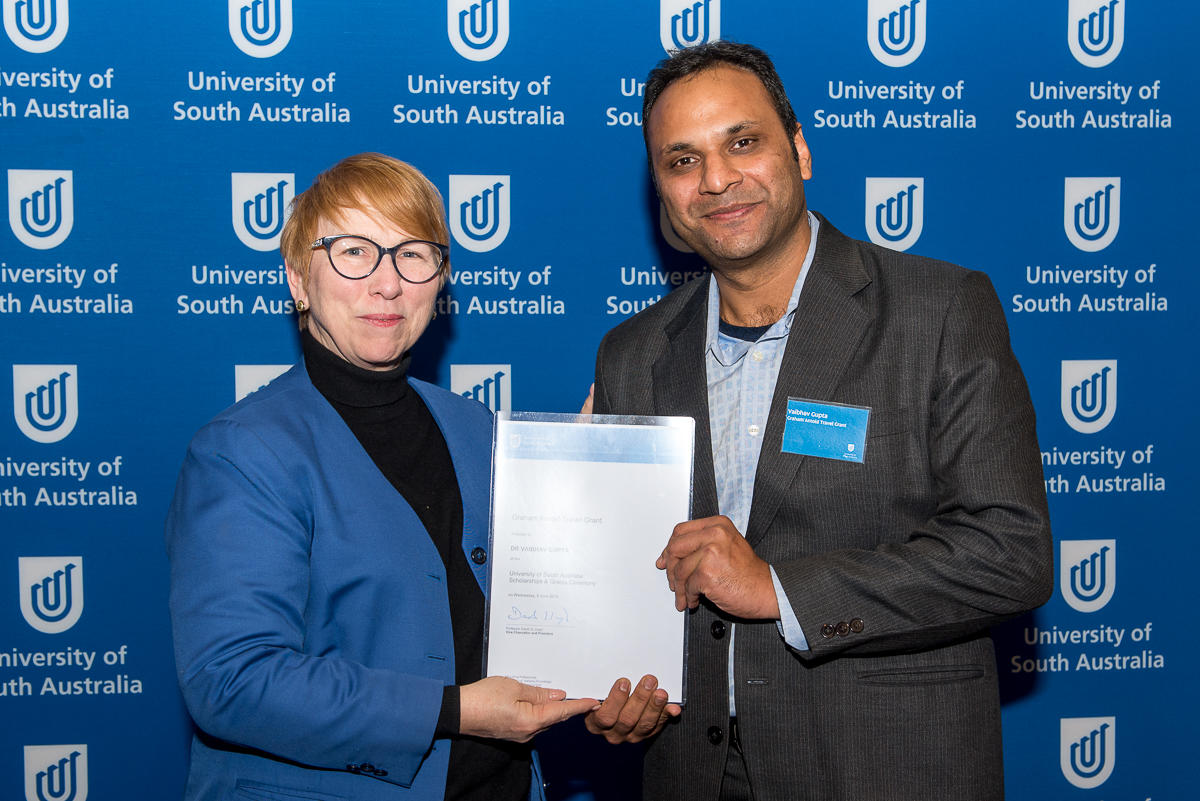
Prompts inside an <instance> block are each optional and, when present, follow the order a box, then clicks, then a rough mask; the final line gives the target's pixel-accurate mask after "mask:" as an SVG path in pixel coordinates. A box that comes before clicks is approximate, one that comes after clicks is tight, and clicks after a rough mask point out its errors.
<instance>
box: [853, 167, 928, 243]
mask: <svg viewBox="0 0 1200 801" xmlns="http://www.w3.org/2000/svg"><path fill="white" fill-rule="evenodd" d="M924 208H925V179H924V178H868V179H867V191H866V223H867V237H868V238H869V239H870V240H871V241H872V242H874V243H875V244H876V245H881V246H883V247H885V248H891V249H892V250H908V249H909V248H910V247H912V246H913V245H915V244H916V242H917V240H918V239H920V237H921V229H922V227H923V226H924V224H925V212H924Z"/></svg>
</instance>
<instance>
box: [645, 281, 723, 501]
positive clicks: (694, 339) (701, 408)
mask: <svg viewBox="0 0 1200 801" xmlns="http://www.w3.org/2000/svg"><path fill="white" fill-rule="evenodd" d="M712 280H713V279H712V277H711V276H710V277H709V278H708V280H707V281H698V282H697V284H698V286H697V287H696V290H695V291H694V292H693V293H692V297H691V298H690V299H689V300H688V302H687V303H686V304H684V306H683V308H682V309H681V310H680V312H679V314H678V315H677V316H676V317H675V318H674V319H672V320H671V321H670V322H669V323H668V324H667V325H666V327H665V333H666V335H667V339H668V341H669V345H668V346H667V349H666V350H665V351H664V352H663V353H662V354H661V355H660V356H659V357H658V359H657V360H656V361H655V362H654V364H653V365H652V366H651V368H650V369H651V373H652V376H653V385H654V411H655V414H659V415H668V416H682V417H692V418H694V419H695V421H696V450H695V458H694V460H693V462H692V517H693V518H697V517H709V516H711V515H715V514H717V480H716V475H715V474H714V472H713V460H712V435H711V433H710V431H709V427H708V379H707V371H706V369H705V363H706V362H705V353H704V340H705V337H706V335H707V333H708V284H709V281H712Z"/></svg>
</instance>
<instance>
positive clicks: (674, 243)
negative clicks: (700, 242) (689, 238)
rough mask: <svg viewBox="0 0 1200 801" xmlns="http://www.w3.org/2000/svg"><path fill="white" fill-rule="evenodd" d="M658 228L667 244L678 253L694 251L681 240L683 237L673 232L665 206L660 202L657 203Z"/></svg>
mask: <svg viewBox="0 0 1200 801" xmlns="http://www.w3.org/2000/svg"><path fill="white" fill-rule="evenodd" d="M658 229H659V230H660V231H662V235H663V239H665V240H667V244H668V245H670V246H671V247H673V248H675V249H676V250H678V251H679V252H680V253H695V252H696V251H694V250H692V248H691V246H690V245H688V243H687V242H684V241H683V237H681V236H680V235H679V234H677V233H676V232H675V226H673V225H671V218H670V217H668V216H667V207H666V206H664V205H663V204H662V203H659V204H658Z"/></svg>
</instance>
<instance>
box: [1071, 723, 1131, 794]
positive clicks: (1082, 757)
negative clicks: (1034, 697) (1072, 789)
mask: <svg viewBox="0 0 1200 801" xmlns="http://www.w3.org/2000/svg"><path fill="white" fill-rule="evenodd" d="M1059 735H1060V736H1059V751H1058V754H1059V764H1060V765H1061V766H1062V772H1063V776H1065V777H1066V779H1067V781H1069V782H1070V783H1071V784H1073V785H1075V786H1076V787H1078V788H1080V789H1081V790H1090V789H1092V788H1093V787H1099V786H1100V785H1102V784H1104V782H1105V781H1106V780H1107V779H1108V777H1109V776H1111V775H1112V770H1113V764H1114V763H1115V762H1116V761H1117V719H1116V718H1115V717H1110V718H1062V719H1060V720H1059Z"/></svg>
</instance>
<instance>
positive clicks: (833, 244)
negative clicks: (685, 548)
mask: <svg viewBox="0 0 1200 801" xmlns="http://www.w3.org/2000/svg"><path fill="white" fill-rule="evenodd" d="M820 220H821V227H820V231H819V232H818V234H817V252H816V254H815V255H814V257H813V264H812V267H811V269H810V272H809V275H808V278H807V279H806V281H805V283H804V289H803V290H801V292H800V300H799V303H798V305H797V307H796V316H795V318H794V319H793V321H792V329H791V332H790V333H789V334H788V343H787V347H786V349H785V350H784V353H783V362H782V363H781V364H780V366H779V377H778V379H776V382H775V393H774V395H773V396H772V398H771V411H770V414H769V415H768V417H767V428H766V431H765V432H764V433H763V444H762V453H761V454H760V455H759V458H758V470H757V472H756V473H755V477H754V502H753V504H752V505H751V507H750V520H749V522H748V524H747V526H746V531H745V532H744V533H745V535H746V539H747V541H748V542H750V544H752V545H753V544H754V543H756V542H758V541H759V540H761V539H762V538H763V536H764V535H765V534H766V532H767V529H768V528H769V527H770V525H771V521H772V520H773V519H774V518H775V514H776V512H778V510H779V505H780V503H781V502H782V501H783V499H784V498H785V497H786V495H787V493H788V492H789V490H790V488H791V486H792V482H793V481H794V479H795V477H796V472H797V471H798V470H799V468H800V464H801V463H802V462H803V461H804V458H805V457H803V456H797V455H795V454H784V453H783V452H782V450H781V445H782V442H783V427H784V420H785V417H786V411H787V400H788V398H789V397H795V398H810V399H812V400H818V401H823V400H830V399H832V398H833V395H834V392H835V390H836V389H837V386H838V383H839V381H840V379H841V376H842V374H843V373H844V372H845V369H846V366H847V365H848V364H849V363H850V360H851V359H852V358H853V357H854V353H855V351H857V350H858V346H859V342H860V341H861V340H862V337H863V334H864V333H865V332H866V330H867V328H868V327H869V325H870V323H871V318H872V317H873V316H874V310H873V308H871V298H870V295H869V293H866V292H863V290H864V289H865V288H866V287H867V286H868V285H869V284H870V283H871V279H870V276H869V275H868V274H867V272H866V268H865V267H864V266H863V263H862V258H861V257H860V255H859V253H858V250H857V248H856V247H855V246H854V243H853V241H852V240H850V239H849V238H847V237H846V236H845V235H844V234H842V233H841V232H840V231H838V230H837V229H836V228H834V227H833V225H832V224H830V223H829V222H828V221H827V220H826V219H825V218H824V217H821V218H820Z"/></svg>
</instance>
